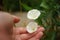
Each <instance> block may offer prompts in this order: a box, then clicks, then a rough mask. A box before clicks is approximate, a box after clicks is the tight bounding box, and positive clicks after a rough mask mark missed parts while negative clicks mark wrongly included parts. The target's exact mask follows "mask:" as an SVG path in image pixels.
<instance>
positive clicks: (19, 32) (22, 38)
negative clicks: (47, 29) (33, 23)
mask: <svg viewBox="0 0 60 40" xmlns="http://www.w3.org/2000/svg"><path fill="white" fill-rule="evenodd" d="M43 31H44V29H43V28H42V27H40V28H38V30H37V31H36V32H35V33H32V34H29V33H28V32H27V31H26V29H25V28H22V27H19V28H15V32H14V34H15V39H16V40H39V38H41V37H42V35H43Z"/></svg>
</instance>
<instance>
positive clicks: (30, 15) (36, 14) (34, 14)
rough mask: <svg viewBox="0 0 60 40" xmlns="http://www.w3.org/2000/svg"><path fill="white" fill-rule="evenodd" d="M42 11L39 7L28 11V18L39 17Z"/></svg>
mask: <svg viewBox="0 0 60 40" xmlns="http://www.w3.org/2000/svg"><path fill="white" fill-rule="evenodd" d="M40 14H41V12H40V11H39V10H37V9H32V10H30V11H29V12H28V14H27V18H28V19H34V20H35V19H37V18H38V17H39V16H40Z"/></svg>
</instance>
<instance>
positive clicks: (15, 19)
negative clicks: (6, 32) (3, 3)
mask: <svg viewBox="0 0 60 40" xmlns="http://www.w3.org/2000/svg"><path fill="white" fill-rule="evenodd" d="M12 16H13V15H12ZM13 21H14V23H17V22H19V21H20V19H19V18H18V17H16V16H13Z"/></svg>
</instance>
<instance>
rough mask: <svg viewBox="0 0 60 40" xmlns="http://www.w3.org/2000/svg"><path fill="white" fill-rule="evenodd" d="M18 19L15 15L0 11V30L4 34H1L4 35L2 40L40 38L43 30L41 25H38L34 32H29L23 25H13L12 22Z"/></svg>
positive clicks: (36, 39)
mask: <svg viewBox="0 0 60 40" xmlns="http://www.w3.org/2000/svg"><path fill="white" fill-rule="evenodd" d="M19 20H20V19H19V18H18V17H16V16H13V15H10V14H8V13H6V12H0V30H2V32H1V33H3V34H4V35H3V36H4V37H5V39H4V40H39V39H41V37H42V36H43V31H44V28H43V27H39V28H38V30H37V31H36V32H34V33H31V34H30V33H28V32H27V31H26V29H25V28H23V27H14V24H15V23H17V22H19ZM7 30H8V31H7ZM1 33H0V34H1ZM7 34H8V35H7ZM10 34H11V35H10ZM12 34H13V35H12ZM1 36H2V35H1ZM12 36H13V37H12ZM9 37H10V38H9Z"/></svg>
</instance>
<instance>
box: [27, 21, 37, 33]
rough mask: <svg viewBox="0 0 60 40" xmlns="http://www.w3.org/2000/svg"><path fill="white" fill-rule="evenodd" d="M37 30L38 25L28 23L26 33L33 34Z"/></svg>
mask: <svg viewBox="0 0 60 40" xmlns="http://www.w3.org/2000/svg"><path fill="white" fill-rule="evenodd" d="M37 28H38V24H37V23H36V22H30V23H29V24H28V25H27V27H26V30H27V32H28V33H33V32H35V31H36V30H37Z"/></svg>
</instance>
